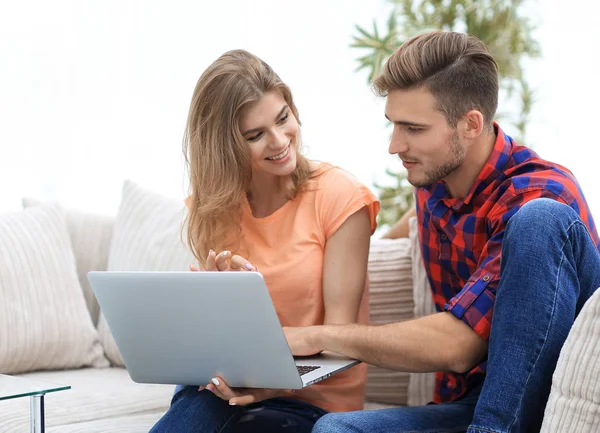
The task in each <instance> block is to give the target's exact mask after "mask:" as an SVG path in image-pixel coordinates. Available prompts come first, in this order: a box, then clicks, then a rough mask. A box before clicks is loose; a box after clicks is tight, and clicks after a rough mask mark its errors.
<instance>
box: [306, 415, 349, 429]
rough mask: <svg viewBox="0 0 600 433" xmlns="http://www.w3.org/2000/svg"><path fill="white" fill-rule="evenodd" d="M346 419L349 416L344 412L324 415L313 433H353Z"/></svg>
mask: <svg viewBox="0 0 600 433" xmlns="http://www.w3.org/2000/svg"><path fill="white" fill-rule="evenodd" d="M345 417H347V415H346V414H344V413H342V412H340V413H328V414H326V415H323V416H322V417H321V418H319V420H318V421H317V422H316V424H315V425H314V427H313V429H312V433H338V432H339V433H341V432H347V431H352V430H349V429H348V423H347V422H345V420H344V419H345Z"/></svg>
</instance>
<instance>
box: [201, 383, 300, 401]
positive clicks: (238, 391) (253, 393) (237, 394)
mask: <svg viewBox="0 0 600 433" xmlns="http://www.w3.org/2000/svg"><path fill="white" fill-rule="evenodd" d="M203 389H207V390H209V391H211V392H212V393H214V394H215V395H216V396H217V397H219V398H221V399H223V400H226V401H228V402H229V404H230V405H231V406H246V405H247V404H252V403H258V402H259V401H263V400H268V399H270V398H275V397H280V396H282V395H283V394H285V393H286V392H289V390H284V389H268V388H230V387H229V386H228V385H227V384H226V383H225V381H224V380H223V379H222V378H221V377H215V378H213V380H212V383H209V384H208V385H206V386H201V387H199V388H198V391H202V390H203Z"/></svg>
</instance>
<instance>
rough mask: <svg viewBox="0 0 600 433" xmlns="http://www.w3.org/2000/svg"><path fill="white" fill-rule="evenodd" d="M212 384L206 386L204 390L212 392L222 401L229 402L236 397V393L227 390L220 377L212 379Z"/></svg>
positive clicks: (229, 389) (227, 387)
mask: <svg viewBox="0 0 600 433" xmlns="http://www.w3.org/2000/svg"><path fill="white" fill-rule="evenodd" d="M211 382H212V383H209V384H208V385H206V389H209V390H210V391H212V392H213V393H214V394H215V395H216V396H218V397H219V398H221V399H223V400H230V399H232V398H233V397H235V396H236V393H235V392H234V391H233V390H232V389H231V388H229V386H228V385H227V384H226V383H225V381H224V380H223V379H222V378H220V377H213V378H212V381H211Z"/></svg>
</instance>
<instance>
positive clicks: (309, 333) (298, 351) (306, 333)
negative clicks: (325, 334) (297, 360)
mask: <svg viewBox="0 0 600 433" xmlns="http://www.w3.org/2000/svg"><path fill="white" fill-rule="evenodd" d="M320 329H321V327H320V326H305V327H295V328H291V327H284V328H283V333H284V334H285V338H286V339H287V342H288V345H289V346H290V349H291V350H292V355H295V356H310V355H316V354H317V353H321V352H322V351H323V349H321V348H319V347H318V346H317V344H316V342H315V340H316V337H317V336H318V334H319V330H320Z"/></svg>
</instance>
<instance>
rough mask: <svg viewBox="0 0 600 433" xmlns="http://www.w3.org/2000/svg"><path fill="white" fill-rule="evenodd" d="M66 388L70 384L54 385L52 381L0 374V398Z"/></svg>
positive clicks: (25, 395) (44, 392) (69, 387)
mask: <svg viewBox="0 0 600 433" xmlns="http://www.w3.org/2000/svg"><path fill="white" fill-rule="evenodd" d="M66 389H71V386H70V385H56V384H54V383H47V382H40V381H37V380H31V379H25V378H23V377H14V376H7V375H6V374H0V400H8V399H9V398H18V397H27V396H30V395H39V394H46V393H49V392H56V391H64V390H66Z"/></svg>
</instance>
